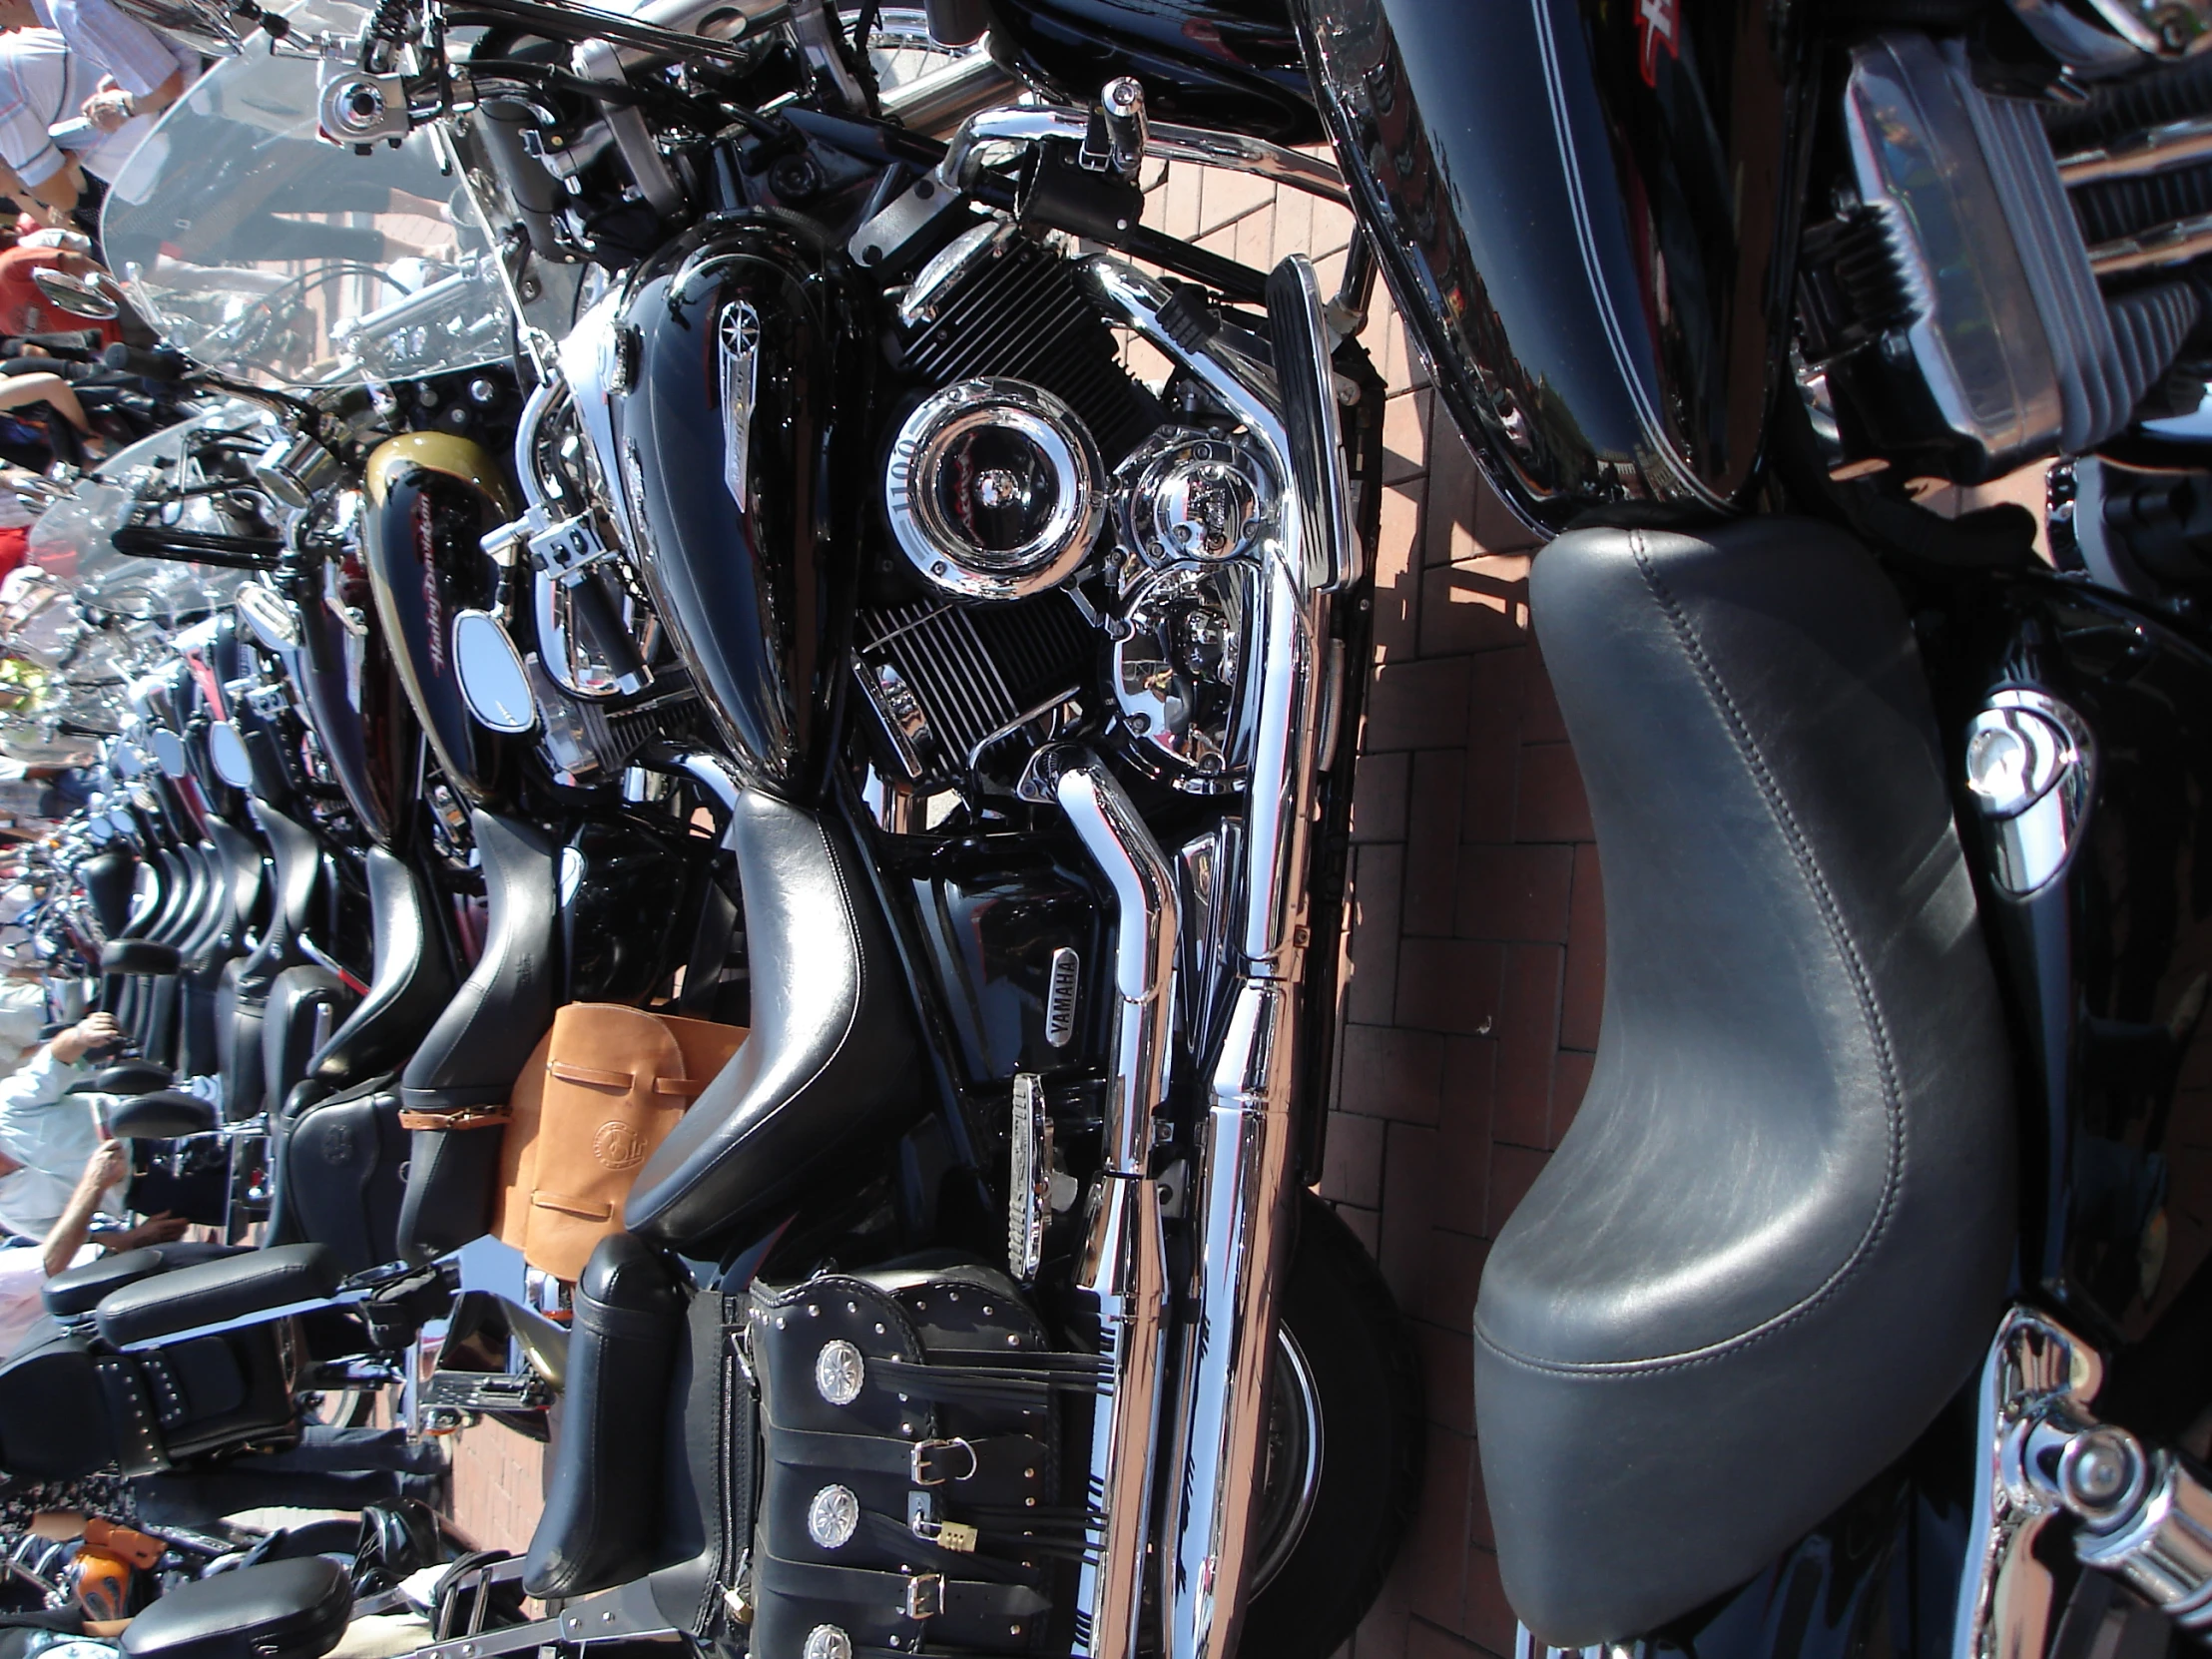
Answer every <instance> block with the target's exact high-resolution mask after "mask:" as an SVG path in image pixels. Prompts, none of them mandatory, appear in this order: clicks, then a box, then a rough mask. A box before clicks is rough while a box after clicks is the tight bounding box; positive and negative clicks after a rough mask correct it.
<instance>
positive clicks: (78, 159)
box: [0, 28, 154, 214]
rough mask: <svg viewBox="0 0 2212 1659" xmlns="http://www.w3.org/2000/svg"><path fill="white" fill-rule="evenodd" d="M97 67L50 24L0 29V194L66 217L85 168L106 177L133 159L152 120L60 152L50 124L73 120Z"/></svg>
mask: <svg viewBox="0 0 2212 1659" xmlns="http://www.w3.org/2000/svg"><path fill="white" fill-rule="evenodd" d="M97 73H98V72H97V71H96V70H95V69H94V67H93V65H92V61H91V60H90V59H89V58H85V57H82V56H80V55H78V54H77V53H74V52H72V51H70V49H69V46H68V43H67V42H66V41H64V40H63V39H62V37H61V35H60V34H59V33H58V32H57V31H55V30H53V29H35V28H34V29H9V30H7V31H6V32H5V33H0V165H4V167H5V170H6V171H5V173H4V174H0V192H4V193H5V194H7V195H9V196H11V197H13V198H15V200H16V201H18V202H23V201H24V200H25V198H26V197H28V198H29V200H30V202H32V203H36V204H39V205H41V206H43V207H45V208H46V209H48V210H49V211H50V212H53V213H62V214H66V213H68V212H70V211H71V210H73V209H74V208H75V207H76V206H77V201H78V198H79V197H80V196H81V195H82V194H83V193H84V176H85V174H86V173H87V172H90V173H92V174H94V175H96V176H97V177H99V178H102V179H112V178H114V177H115V175H116V174H117V173H118V172H119V171H121V169H122V167H123V164H124V163H125V162H127V161H129V160H130V159H131V156H132V154H133V153H134V152H136V151H137V149H138V147H139V145H140V143H141V142H142V141H143V140H144V139H145V138H146V135H147V134H148V133H149V132H151V131H152V130H153V126H154V117H153V116H152V115H150V114H144V115H138V116H134V117H132V118H130V119H129V120H126V121H124V122H123V123H121V124H120V125H119V126H118V127H117V128H116V129H115V130H114V131H113V132H99V131H97V130H96V131H95V132H94V133H93V134H92V135H91V142H89V143H72V145H71V146H70V147H69V148H67V149H65V148H64V147H63V145H62V141H61V139H60V138H59V137H57V136H56V133H55V129H56V128H57V127H61V126H63V125H65V124H66V123H70V122H74V121H76V120H77V119H78V118H79V115H80V113H81V112H82V110H83V109H84V106H85V105H86V103H87V102H89V101H90V100H91V99H92V97H93V95H94V94H95V92H97V91H98V88H97V86H96V85H95V79H96V76H97Z"/></svg>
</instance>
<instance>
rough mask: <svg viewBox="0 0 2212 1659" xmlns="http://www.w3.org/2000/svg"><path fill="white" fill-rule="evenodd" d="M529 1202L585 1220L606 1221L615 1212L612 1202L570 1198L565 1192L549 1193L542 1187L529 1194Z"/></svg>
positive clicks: (543, 1208) (542, 1208)
mask: <svg viewBox="0 0 2212 1659" xmlns="http://www.w3.org/2000/svg"><path fill="white" fill-rule="evenodd" d="M530 1202H531V1203H532V1204H534V1205H536V1206H537V1207H538V1208H539V1209H540V1210H558V1211H560V1212H561V1214H563V1215H564V1216H581V1217H583V1218H584V1220H586V1221H606V1220H608V1219H609V1218H610V1217H612V1216H613V1215H614V1213H615V1207H614V1206H613V1205H612V1204H608V1203H605V1202H603V1201H601V1200H598V1199H590V1198H570V1197H569V1196H568V1195H567V1194H565V1193H549V1192H547V1191H546V1190H545V1189H544V1188H543V1187H540V1188H539V1189H538V1190H537V1191H536V1192H534V1193H532V1194H531V1195H530Z"/></svg>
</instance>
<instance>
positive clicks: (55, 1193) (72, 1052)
mask: <svg viewBox="0 0 2212 1659" xmlns="http://www.w3.org/2000/svg"><path fill="white" fill-rule="evenodd" d="M122 1038H123V1028H122V1027H121V1026H119V1025H117V1024H116V1022H115V1016H114V1015H113V1014H93V1015H91V1016H90V1017H89V1018H86V1019H84V1020H81V1021H79V1022H78V1023H77V1024H75V1025H72V1026H71V1027H70V1028H69V1029H68V1030H66V1031H64V1032H63V1033H62V1034H61V1035H60V1036H58V1037H56V1038H55V1039H54V1040H53V1041H52V1042H50V1043H48V1044H46V1045H45V1046H44V1047H43V1048H41V1049H40V1050H39V1051H38V1052H37V1053H36V1054H34V1055H32V1056H31V1060H30V1063H29V1064H28V1065H25V1066H23V1067H21V1068H19V1069H18V1070H17V1071H15V1072H14V1073H13V1074H12V1075H10V1076H8V1077H6V1078H0V1227H5V1228H6V1229H7V1230H8V1231H9V1232H10V1233H14V1234H17V1235H19V1236H21V1237H24V1238H31V1239H42V1238H44V1237H45V1236H46V1235H47V1233H48V1232H49V1231H51V1230H52V1228H53V1226H54V1224H55V1223H56V1222H57V1221H59V1220H60V1219H61V1216H62V1212H63V1210H64V1209H66V1208H67V1207H68V1204H69V1199H70V1195H71V1193H73V1192H74V1191H75V1190H76V1186H77V1177H78V1173H79V1172H80V1171H81V1170H83V1169H84V1167H85V1164H86V1162H87V1160H89V1159H90V1158H91V1157H92V1155H93V1154H94V1153H95V1152H97V1151H99V1150H100V1145H101V1142H102V1141H103V1140H105V1139H106V1133H105V1130H104V1128H103V1126H102V1124H101V1122H100V1116H99V1107H100V1102H101V1098H102V1097H99V1096H92V1095H82V1094H71V1093H69V1092H68V1091H69V1088H70V1086H71V1085H72V1084H73V1083H76V1082H77V1081H79V1080H80V1079H81V1078H82V1077H83V1076H84V1075H85V1073H84V1071H83V1069H82V1067H83V1062H84V1057H85V1055H86V1054H87V1053H88V1052H90V1051H92V1050H94V1049H98V1048H106V1047H107V1046H109V1045H110V1044H111V1043H116V1042H120V1041H121V1040H122ZM111 1213H112V1214H114V1215H117V1216H121V1214H122V1210H121V1207H120V1204H119V1205H118V1207H117V1208H116V1209H115V1210H114V1211H112V1212H111Z"/></svg>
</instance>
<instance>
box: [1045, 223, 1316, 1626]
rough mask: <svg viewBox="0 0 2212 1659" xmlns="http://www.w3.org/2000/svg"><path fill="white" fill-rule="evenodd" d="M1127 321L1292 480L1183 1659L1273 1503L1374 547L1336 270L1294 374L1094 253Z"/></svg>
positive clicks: (1169, 1594)
mask: <svg viewBox="0 0 2212 1659" xmlns="http://www.w3.org/2000/svg"><path fill="white" fill-rule="evenodd" d="M1084 277H1085V280H1086V285H1087V286H1088V288H1089V290H1090V291H1091V293H1092V294H1093V296H1094V297H1096V298H1097V299H1098V300H1099V301H1100V302H1101V303H1102V304H1104V305H1105V306H1106V307H1107V308H1108V309H1109V310H1110V311H1112V312H1113V313H1114V314H1115V315H1116V318H1117V320H1119V321H1121V322H1124V323H1126V324H1127V325H1128V326H1129V327H1131V328H1133V329H1134V330H1135V331H1136V332H1138V333H1140V334H1142V335H1144V336H1145V337H1146V338H1147V339H1148V340H1150V341H1151V343H1152V344H1153V345H1154V346H1156V347H1157V348H1158V349H1159V350H1161V351H1162V352H1163V353H1165V354H1166V355H1167V356H1169V357H1170V358H1171V359H1173V360H1175V361H1177V362H1179V363H1181V364H1182V365H1183V366H1184V367H1185V368H1186V369H1188V370H1189V371H1190V372H1191V373H1193V374H1194V375H1196V376H1198V377H1199V378H1200V379H1201V380H1202V381H1203V382H1204V383H1205V384H1206V386H1207V387H1208V389H1209V390H1211V391H1212V392H1213V393H1214V394H1215V395H1216V396H1217V397H1219V398H1221V400H1222V401H1223V402H1224V403H1225V404H1226V405H1227V406H1228V407H1229V408H1230V409H1231V410H1232V411H1233V412H1234V413H1235V414H1236V415H1237V417H1238V418H1239V419H1240V420H1242V421H1243V422H1244V423H1245V425H1246V427H1247V429H1248V430H1250V431H1251V432H1252V433H1253V434H1254V435H1255V436H1256V437H1257V438H1258V439H1259V440H1260V441H1261V442H1262V443H1263V444H1264V445H1265V446H1266V447H1267V448H1268V449H1269V450H1270V451H1271V456H1270V458H1271V459H1272V460H1273V462H1274V464H1275V467H1276V475H1277V476H1278V477H1279V478H1281V479H1282V480H1283V481H1284V494H1283V501H1282V505H1281V510H1280V511H1279V512H1278V514H1277V522H1276V525H1275V527H1274V529H1273V531H1272V532H1271V533H1270V534H1268V535H1267V536H1266V537H1265V538H1264V540H1263V544H1262V548H1261V552H1260V579H1259V581H1258V582H1257V583H1256V584H1255V591H1256V599H1257V605H1256V611H1255V616H1254V621H1253V629H1254V638H1253V647H1252V652H1251V660H1252V661H1253V662H1254V663H1256V664H1257V668H1256V671H1255V681H1256V694H1255V695H1253V696H1251V697H1249V698H1248V699H1247V702H1246V707H1245V709H1244V710H1243V712H1242V717H1241V724H1240V730H1239V731H1238V733H1237V737H1236V745H1237V752H1238V754H1239V755H1240V757H1242V758H1243V760H1244V762H1245V765H1246V767H1247V769H1248V771H1247V777H1248V780H1249V802H1250V817H1249V821H1248V833H1247V834H1246V835H1245V837H1244V867H1243V870H1242V881H1241V883H1240V891H1241V901H1242V905H1243V914H1242V916H1241V919H1240V921H1239V922H1238V925H1237V928H1236V931H1235V932H1234V933H1233V935H1232V936H1233V937H1234V938H1235V939H1236V941H1237V945H1238V955H1239V958H1240V959H1239V960H1238V961H1237V962H1236V963H1235V965H1234V966H1233V968H1232V969H1231V970H1230V972H1231V975H1232V977H1233V980H1234V992H1233V999H1232V1003H1231V1011H1230V1015H1229V1019H1228V1027H1227V1031H1228V1034H1227V1036H1226V1038H1225V1039H1224V1041H1223V1043H1222V1047H1221V1051H1220V1053H1219V1054H1218V1055H1217V1056H1216V1058H1215V1061H1214V1065H1213V1070H1212V1074H1211V1077H1212V1081H1211V1097H1212V1098H1211V1105H1210V1107H1209V1110H1208V1114H1207V1122H1206V1124H1205V1126H1204V1129H1203V1132H1202V1134H1201V1137H1200V1144H1199V1148H1198V1162H1199V1167H1198V1170H1197V1172H1196V1176H1195V1179H1194V1180H1193V1182H1192V1187H1191V1191H1192V1194H1193V1200H1194V1213H1193V1218H1192V1228H1193V1242H1194V1246H1195V1250H1194V1262H1193V1266H1192V1277H1191V1283H1190V1284H1189V1286H1188V1287H1187V1289H1188V1293H1189V1300H1190V1302H1191V1304H1192V1306H1193V1309H1194V1313H1193V1317H1192V1319H1191V1321H1190V1324H1189V1327H1188V1329H1187V1330H1186V1331H1185V1332H1184V1333H1183V1340H1182V1348H1181V1364H1180V1368H1179V1372H1178V1384H1179V1393H1178V1399H1177V1407H1176V1416H1175V1420H1174V1421H1173V1423H1172V1424H1167V1425H1163V1426H1164V1427H1168V1428H1170V1429H1171V1430H1172V1437H1171V1445H1172V1451H1171V1456H1172V1458H1173V1461H1172V1463H1171V1464H1170V1468H1171V1471H1172V1476H1173V1478H1172V1479H1171V1481H1170V1485H1169V1490H1168V1493H1167V1500H1168V1504H1169V1525H1170V1529H1171V1530H1170V1534H1169V1536H1168V1537H1167V1538H1166V1539H1165V1540H1164V1541H1163V1547H1162V1551H1161V1556H1162V1560H1163V1565H1164V1570H1165V1571H1166V1574H1167V1578H1166V1581H1165V1582H1164V1583H1163V1585H1162V1587H1161V1588H1162V1594H1161V1598H1160V1601H1161V1607H1162V1611H1163V1614H1164V1616H1165V1618H1166V1620H1167V1630H1166V1632H1165V1641H1164V1644H1163V1645H1164V1648H1165V1651H1166V1652H1167V1654H1168V1655H1169V1659H1227V1656H1228V1655H1229V1654H1231V1653H1232V1652H1233V1651H1234V1650H1235V1646H1236V1641H1237V1624H1238V1619H1239V1617H1240V1615H1241V1613H1242V1610H1243V1606H1244V1601H1245V1596H1246V1574H1247V1570H1248V1568H1249V1566H1250V1555H1251V1549H1252V1544H1253V1519H1254V1516H1255V1515H1256V1513H1257V1512H1258V1507H1259V1495H1260V1494H1259V1488H1260V1482H1261V1478H1262V1475H1263V1473H1264V1469H1263V1468H1262V1463H1261V1452H1262V1444H1261V1441H1262V1435H1263V1433H1264V1430H1265V1427H1266V1409H1267V1390H1268V1374H1269V1369H1270V1366H1271V1364H1272V1362H1273V1358H1274V1352H1275V1327H1276V1300H1277V1294H1278V1291H1279V1289H1280V1286H1281V1281H1282V1275H1283V1272H1284V1268H1285V1265H1286V1258H1287V1250H1286V1246H1287V1243H1288V1229H1287V1227H1286V1225H1285V1223H1286V1222H1287V1220H1288V1219H1289V1216H1290V1214H1291V1205H1292V1202H1293V1200H1294V1198H1295V1187H1294V1183H1293V1180H1292V1144H1293V1135H1292V1128H1293V1121H1292V1107H1293V1098H1292V1097H1293V1092H1294V1090H1295V1088H1296V1085H1297V1067H1296V1060H1297V1053H1298V1047H1299V1013H1300V1001H1299V993H1300V988H1301V985H1302V983H1303V980H1304V977H1305V953H1306V949H1307V945H1308V942H1309V940H1308V937H1307V865H1308V858H1309V853H1310V847H1309V838H1310V830H1311V827H1312V824H1313V819H1314V812H1315V788H1316V778H1317V775H1318V773H1319V771H1320V764H1321V750H1322V745H1323V742H1324V739H1325V731H1324V726H1325V720H1324V710H1323V703H1324V688H1325V682H1326V680H1327V677H1328V658H1327V653H1326V650H1325V642H1326V641H1327V639H1328V619H1329V603H1330V601H1329V594H1330V593H1331V592H1332V591H1333V590H1335V589H1338V588H1341V587H1344V586H1346V585H1348V584H1349V583H1350V582H1352V581H1353V580H1354V579H1356V578H1357V576H1358V575H1359V571H1360V564H1359V558H1360V550H1359V544H1358V540H1357V538H1356V537H1355V535H1354V533H1353V530H1352V525H1351V518H1350V513H1349V510H1348V508H1347V505H1346V502H1347V497H1348V495H1349V489H1348V487H1347V483H1346V479H1345V475H1344V471H1343V462H1342V459H1341V456H1342V453H1343V449H1342V444H1341V437H1340V433H1339V429H1338V425H1337V398H1336V380H1335V375H1334V373H1333V371H1332V370H1331V368H1330V363H1329V334H1328V331H1327V328H1326V325H1325V322H1324V317H1323V311H1322V297H1321V290H1320V285H1319V283H1318V282H1317V281H1316V279H1315V277H1314V270H1313V267H1312V265H1311V264H1310V263H1308V262H1307V261H1306V260H1305V259H1303V258H1300V257H1296V256H1294V257H1293V258H1291V259H1288V260H1286V261H1284V262H1283V264H1282V265H1280V266H1279V267H1277V268H1276V271H1275V273H1274V275H1273V276H1272V277H1270V278H1269V282H1268V312H1269V320H1270V323H1271V325H1272V332H1273V335H1274V337H1275V342H1276V350H1277V355H1278V358H1279V365H1280V366H1279V372H1271V371H1270V370H1269V369H1268V368H1267V367H1266V366H1265V365H1262V364H1259V363H1255V362H1253V361H1251V360H1249V359H1247V358H1245V357H1243V356H1242V355H1241V354H1238V353H1236V352H1235V351H1233V350H1231V349H1229V348H1227V347H1224V346H1220V345H1216V344H1212V343H1208V344H1202V345H1200V346H1197V347H1188V346H1185V345H1183V344H1181V343H1179V342H1178V341H1177V340H1176V339H1175V337H1174V336H1173V334H1172V333H1171V332H1170V331H1169V329H1168V328H1167V327H1165V326H1164V325H1163V324H1162V323H1161V321H1160V316H1159V313H1160V310H1161V308H1162V307H1163V306H1164V305H1165V304H1166V303H1167V302H1168V299H1169V297H1170V296H1169V293H1168V290H1167V289H1166V288H1164V287H1162V286H1160V285H1159V284H1158V283H1156V282H1154V281H1152V280H1151V279H1150V278H1149V277H1144V276H1142V275H1141V274H1139V273H1138V272H1136V271H1134V270H1132V269H1130V268H1129V267H1127V266H1125V265H1121V264H1119V263H1118V262H1115V261H1112V260H1109V259H1106V258H1103V257H1101V258H1095V259H1092V260H1089V261H1086V262H1085V265H1084Z"/></svg>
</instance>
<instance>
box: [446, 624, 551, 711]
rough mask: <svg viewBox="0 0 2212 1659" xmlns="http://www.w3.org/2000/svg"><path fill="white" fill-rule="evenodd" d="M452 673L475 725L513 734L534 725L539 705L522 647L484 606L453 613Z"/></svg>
mask: <svg viewBox="0 0 2212 1659" xmlns="http://www.w3.org/2000/svg"><path fill="white" fill-rule="evenodd" d="M453 673H454V675H455V676H456V677H457V678H458V679H459V681H460V683H461V701H462V702H464V703H466V704H467V705H468V712H469V713H470V714H472V715H474V716H475V717H476V721H477V724H478V725H480V726H487V727H489V728H490V729H491V730H492V731H494V732H510V733H515V734H518V735H519V734H521V733H523V732H528V731H532V730H534V729H535V728H536V726H537V724H538V710H537V705H536V703H535V702H534V701H532V699H531V696H530V677H529V675H527V674H526V673H524V672H523V668H522V653H521V652H519V651H517V650H516V649H515V642H514V641H513V640H511V639H509V638H508V637H507V630H506V628H505V627H504V626H503V625H502V624H501V623H500V620H499V619H498V618H497V617H495V616H493V615H492V614H491V613H490V612H489V611H463V612H461V613H460V614H459V615H458V616H456V617H454V619H453Z"/></svg>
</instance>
